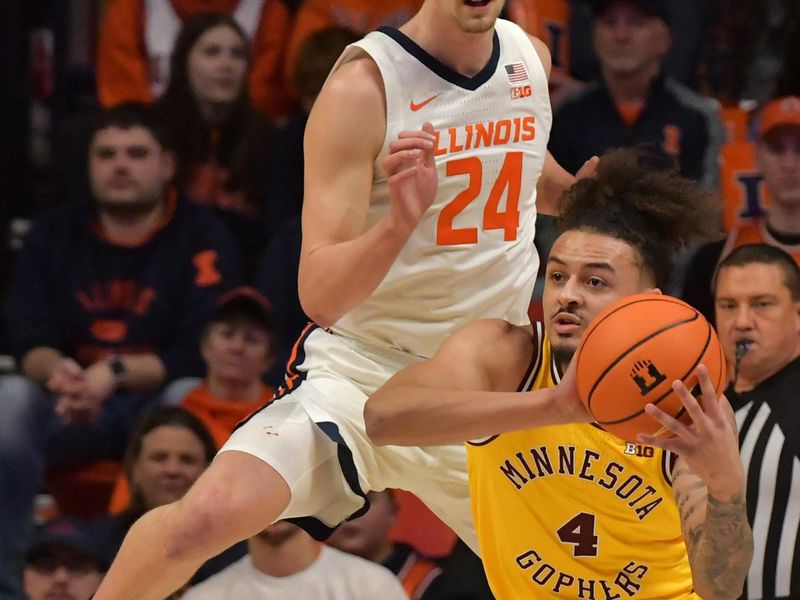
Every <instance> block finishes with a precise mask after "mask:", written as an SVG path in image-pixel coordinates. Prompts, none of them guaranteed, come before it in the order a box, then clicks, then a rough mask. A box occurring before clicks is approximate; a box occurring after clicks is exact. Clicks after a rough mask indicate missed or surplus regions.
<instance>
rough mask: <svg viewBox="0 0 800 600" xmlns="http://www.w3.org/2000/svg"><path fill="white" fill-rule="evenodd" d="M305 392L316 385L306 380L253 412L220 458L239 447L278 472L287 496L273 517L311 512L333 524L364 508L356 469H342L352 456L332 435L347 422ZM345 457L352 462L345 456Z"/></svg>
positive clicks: (306, 514)
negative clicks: (314, 404) (317, 405)
mask: <svg viewBox="0 0 800 600" xmlns="http://www.w3.org/2000/svg"><path fill="white" fill-rule="evenodd" d="M309 395H314V389H313V388H311V387H309V386H306V385H305V384H304V385H301V386H300V387H299V388H298V389H296V390H295V391H293V392H292V393H291V394H289V395H287V396H284V397H282V398H279V399H278V400H275V401H274V402H273V403H272V404H270V405H269V406H266V407H265V408H263V409H261V410H260V411H258V412H256V413H255V414H254V415H252V416H251V417H250V418H249V419H248V420H247V421H246V422H245V423H244V424H243V425H241V426H240V427H239V428H238V429H236V431H234V432H233V434H232V435H231V437H230V439H229V440H228V441H227V442H226V443H225V445H224V446H223V447H222V449H221V450H220V455H219V456H220V457H222V456H224V455H225V454H227V453H229V452H232V451H238V452H240V453H244V454H248V455H250V456H252V457H254V458H256V459H258V460H261V461H262V462H264V463H265V464H268V465H270V467H271V468H272V469H273V470H274V471H275V472H276V473H278V474H279V476H280V477H281V479H282V480H283V481H284V482H285V483H286V485H287V488H288V490H289V496H290V497H289V500H288V503H287V505H286V506H285V507H284V510H282V511H281V512H280V513H279V514H278V515H276V519H277V518H280V519H288V518H301V517H309V516H311V517H316V518H318V519H319V520H320V521H321V522H322V523H323V524H324V525H325V526H335V525H338V524H339V523H340V522H341V521H342V520H344V519H346V518H347V517H349V516H350V515H351V514H352V513H354V512H355V511H357V510H358V509H359V508H361V507H362V506H363V504H364V495H365V493H364V492H363V491H362V489H361V486H360V485H359V484H358V474H357V473H356V472H355V470H354V469H353V471H354V472H353V473H345V471H346V470H349V469H348V467H347V465H348V464H349V465H352V464H353V461H352V454H351V453H350V451H349V449H348V448H347V446H346V444H345V443H344V440H343V439H342V438H341V437H338V436H337V435H336V432H341V431H343V430H346V429H348V428H349V425H348V424H347V423H346V422H343V421H341V420H339V419H337V417H334V416H332V415H328V414H324V413H322V412H320V410H316V411H315V410H313V408H312V407H311V406H310V404H311V403H310V401H309V399H308V396H309ZM310 413H311V414H310ZM346 455H349V456H350V457H351V460H349V461H348V460H344V459H343V457H344V456H346Z"/></svg>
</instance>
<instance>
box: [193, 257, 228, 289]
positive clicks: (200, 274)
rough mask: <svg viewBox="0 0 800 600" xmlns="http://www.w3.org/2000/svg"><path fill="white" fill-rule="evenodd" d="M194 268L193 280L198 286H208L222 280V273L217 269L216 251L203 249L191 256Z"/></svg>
mask: <svg viewBox="0 0 800 600" xmlns="http://www.w3.org/2000/svg"><path fill="white" fill-rule="evenodd" d="M192 263H193V264H194V268H195V269H196V273H195V277H194V282H195V284H196V285H197V286H198V287H209V286H212V285H216V284H218V283H219V282H220V281H222V275H221V274H220V272H219V271H218V270H217V251H216V250H203V251H202V252H198V253H197V254H195V255H194V257H193V258H192Z"/></svg>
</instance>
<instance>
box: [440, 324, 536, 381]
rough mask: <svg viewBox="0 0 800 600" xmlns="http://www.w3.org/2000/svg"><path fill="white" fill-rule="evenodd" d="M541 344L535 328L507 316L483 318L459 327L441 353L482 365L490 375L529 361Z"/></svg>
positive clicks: (443, 346)
mask: <svg viewBox="0 0 800 600" xmlns="http://www.w3.org/2000/svg"><path fill="white" fill-rule="evenodd" d="M536 344H537V338H536V333H535V329H534V328H532V327H531V326H519V325H514V324H512V323H509V322H508V321H505V320H503V319H481V320H479V321H474V322H472V323H469V324H467V325H464V326H462V327H460V328H459V329H457V330H456V331H455V332H454V333H453V334H452V335H451V336H450V337H449V338H448V339H447V340H446V341H445V343H444V344H443V345H442V347H441V349H440V351H439V353H438V354H440V355H444V356H445V357H446V358H447V359H450V360H458V361H459V362H463V363H467V364H471V365H474V366H481V367H482V368H483V369H484V370H485V371H486V372H487V374H491V373H494V372H495V371H496V370H501V371H502V370H505V369H507V368H509V367H510V366H511V365H514V364H516V363H520V364H521V365H522V364H523V363H527V361H528V359H529V357H530V355H531V350H532V348H533V347H534V345H536Z"/></svg>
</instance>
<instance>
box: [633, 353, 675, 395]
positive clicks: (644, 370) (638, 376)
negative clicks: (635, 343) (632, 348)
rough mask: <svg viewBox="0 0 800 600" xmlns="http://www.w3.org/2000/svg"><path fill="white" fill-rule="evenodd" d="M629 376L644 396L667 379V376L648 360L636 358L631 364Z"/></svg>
mask: <svg viewBox="0 0 800 600" xmlns="http://www.w3.org/2000/svg"><path fill="white" fill-rule="evenodd" d="M630 377H631V379H632V380H633V383H635V384H636V387H638V388H639V393H640V394H641V395H642V396H646V395H647V394H649V393H650V392H652V391H653V390H654V389H656V388H657V387H658V386H659V384H661V383H663V382H665V381H666V380H667V376H666V375H664V374H663V373H662V372H661V371H659V370H658V367H656V366H655V365H654V364H653V362H652V361H650V360H637V361H636V363H634V365H633V369H632V370H631V375H630Z"/></svg>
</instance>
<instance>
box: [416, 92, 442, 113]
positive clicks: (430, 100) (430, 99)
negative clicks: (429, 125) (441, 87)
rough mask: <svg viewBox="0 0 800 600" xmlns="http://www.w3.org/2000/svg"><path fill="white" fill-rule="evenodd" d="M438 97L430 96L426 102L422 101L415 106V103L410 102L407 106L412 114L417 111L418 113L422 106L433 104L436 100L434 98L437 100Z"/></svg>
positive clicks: (437, 95)
mask: <svg viewBox="0 0 800 600" xmlns="http://www.w3.org/2000/svg"><path fill="white" fill-rule="evenodd" d="M438 97H439V94H436V95H435V96H431V97H430V98H428V99H427V100H423V101H422V102H420V103H419V104H416V103H415V102H414V101H413V100H412V101H411V104H410V105H409V107H410V108H411V110H412V112H417V111H418V110H419V109H420V108H422V107H423V106H425V105H427V104H430V103H431V102H433V101H434V100H436V98H438Z"/></svg>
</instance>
